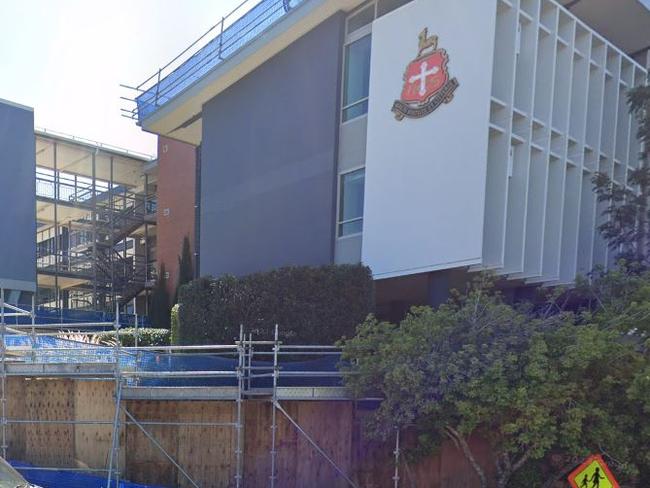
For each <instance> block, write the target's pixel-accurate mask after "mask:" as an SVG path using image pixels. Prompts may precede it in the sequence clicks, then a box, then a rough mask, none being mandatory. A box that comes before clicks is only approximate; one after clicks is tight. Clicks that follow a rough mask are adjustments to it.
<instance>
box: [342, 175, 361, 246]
mask: <svg viewBox="0 0 650 488" xmlns="http://www.w3.org/2000/svg"><path fill="white" fill-rule="evenodd" d="M364 186H365V170H364V169H360V170H357V171H352V172H351V173H347V174H344V175H342V176H341V196H340V199H341V201H340V204H339V207H340V208H339V222H341V224H340V225H339V234H340V235H348V234H353V233H357V232H361V228H362V218H363V196H364Z"/></svg>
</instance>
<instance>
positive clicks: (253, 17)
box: [136, 0, 307, 122]
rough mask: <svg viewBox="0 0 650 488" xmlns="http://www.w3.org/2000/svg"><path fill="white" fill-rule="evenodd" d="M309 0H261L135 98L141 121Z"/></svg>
mask: <svg viewBox="0 0 650 488" xmlns="http://www.w3.org/2000/svg"><path fill="white" fill-rule="evenodd" d="M305 1H307V0H262V1H261V2H259V3H258V4H257V5H255V6H254V7H253V8H252V9H251V10H249V11H248V12H247V13H246V14H244V15H243V16H242V17H241V18H239V19H238V20H236V21H235V22H234V23H233V24H232V25H230V26H229V27H228V28H227V29H225V30H224V31H223V33H220V34H219V35H218V36H217V37H215V38H214V39H212V40H211V41H210V42H208V43H207V44H206V45H205V46H203V47H202V48H201V49H199V50H198V51H197V52H196V53H195V54H194V55H193V56H192V57H190V58H189V59H188V60H187V61H185V62H184V63H183V64H182V65H180V66H179V67H178V68H176V69H175V70H174V71H172V72H171V73H169V74H168V75H166V76H165V77H164V78H163V79H162V80H160V81H159V82H158V83H157V84H156V85H154V86H153V87H151V88H149V89H148V90H147V91H145V92H144V93H142V94H141V95H139V96H138V97H137V98H136V103H137V108H138V120H139V121H140V122H142V120H143V119H145V118H146V117H147V116H149V115H150V114H151V113H152V112H154V111H156V110H157V109H158V107H161V106H163V105H165V104H166V103H167V102H169V101H170V100H172V99H173V98H174V97H176V96H177V95H178V94H179V93H181V92H182V91H183V90H185V89H186V88H188V87H189V86H190V85H192V84H193V83H194V82H196V81H198V80H199V79H201V78H202V77H203V76H205V75H206V74H207V73H208V72H209V71H211V70H212V69H214V68H215V67H216V66H217V65H219V64H221V63H222V62H223V61H224V60H226V59H228V58H229V57H230V56H232V55H233V54H235V53H236V52H237V51H238V50H239V49H241V48H242V47H244V46H245V45H246V44H248V43H249V42H250V41H252V40H253V39H255V38H256V37H257V36H259V35H260V34H261V33H262V32H264V31H265V30H266V29H268V28H269V27H270V26H271V25H273V24H274V23H275V22H277V21H278V20H280V19H282V18H283V17H285V16H286V15H287V14H288V13H289V12H290V11H291V9H292V8H294V7H296V6H298V5H300V4H301V3H304V2H305Z"/></svg>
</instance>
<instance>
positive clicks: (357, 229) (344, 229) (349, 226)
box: [339, 219, 363, 237]
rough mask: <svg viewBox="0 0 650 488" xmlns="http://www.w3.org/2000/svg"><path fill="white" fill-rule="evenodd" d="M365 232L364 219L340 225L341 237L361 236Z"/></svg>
mask: <svg viewBox="0 0 650 488" xmlns="http://www.w3.org/2000/svg"><path fill="white" fill-rule="evenodd" d="M361 231H363V219H359V220H354V221H352V222H346V223H345V224H340V225H339V236H341V237H343V236H349V235H352V234H360V233H361Z"/></svg>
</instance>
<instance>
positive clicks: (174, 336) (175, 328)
mask: <svg viewBox="0 0 650 488" xmlns="http://www.w3.org/2000/svg"><path fill="white" fill-rule="evenodd" d="M179 308H180V307H179V305H178V303H177V304H176V305H174V306H173V307H172V315H171V322H172V327H171V343H172V344H178V341H179V336H178V334H179V333H180V330H179V321H178V309H179Z"/></svg>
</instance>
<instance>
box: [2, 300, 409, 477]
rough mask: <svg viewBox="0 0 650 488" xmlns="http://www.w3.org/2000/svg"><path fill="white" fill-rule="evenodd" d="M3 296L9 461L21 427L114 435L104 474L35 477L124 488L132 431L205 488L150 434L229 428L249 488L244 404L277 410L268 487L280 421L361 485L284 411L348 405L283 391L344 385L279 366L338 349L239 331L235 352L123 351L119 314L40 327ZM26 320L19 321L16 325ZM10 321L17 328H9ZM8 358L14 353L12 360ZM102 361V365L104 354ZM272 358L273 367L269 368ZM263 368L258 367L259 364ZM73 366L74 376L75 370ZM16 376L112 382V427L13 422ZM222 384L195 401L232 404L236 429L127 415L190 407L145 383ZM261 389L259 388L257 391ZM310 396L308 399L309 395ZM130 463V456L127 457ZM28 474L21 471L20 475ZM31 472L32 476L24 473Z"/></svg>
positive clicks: (178, 395) (335, 395) (237, 470)
mask: <svg viewBox="0 0 650 488" xmlns="http://www.w3.org/2000/svg"><path fill="white" fill-rule="evenodd" d="M4 297H5V292H4V290H2V289H0V345H1V352H0V386H1V388H0V389H1V391H0V399H1V407H2V408H1V411H0V415H1V419H0V425H1V426H2V454H3V456H6V454H7V449H8V448H9V447H10V446H8V442H7V428H8V427H9V426H11V425H20V424H53V425H59V424H60V425H106V426H109V425H110V426H111V427H112V429H111V430H112V434H111V445H110V452H109V453H108V466H107V467H106V468H105V469H80V468H69V467H55V466H49V467H43V468H41V467H38V468H31V469H38V470H61V471H64V470H69V471H86V472H96V473H104V475H105V476H106V484H107V487H108V488H110V487H119V483H120V479H122V478H123V474H124V473H123V469H122V467H121V466H120V455H121V454H122V453H121V452H120V450H121V446H120V436H121V434H122V433H123V432H124V429H125V428H126V427H127V426H133V427H136V428H137V429H138V430H139V431H140V432H141V433H142V434H143V435H144V436H145V437H146V438H147V439H148V440H149V441H150V442H151V444H152V445H153V446H155V447H156V449H157V450H159V451H160V453H161V454H162V455H163V456H164V457H165V458H166V459H167V460H168V461H169V462H170V463H171V464H172V465H173V466H174V467H175V468H176V469H177V470H178V473H179V474H180V475H182V476H183V477H184V478H185V479H186V480H187V482H188V483H189V484H190V485H191V486H194V487H195V488H199V487H200V484H199V483H198V482H197V481H196V480H195V479H193V478H192V475H191V473H189V472H188V471H187V470H186V469H185V468H184V467H183V466H182V465H181V463H179V462H178V460H177V459H175V458H174V457H173V455H172V454H170V453H169V452H168V451H167V450H166V449H165V448H164V446H163V445H162V444H161V442H160V441H159V440H158V439H156V437H155V436H154V435H153V434H152V433H151V431H150V430H149V428H150V427H156V426H177V427H194V428H207V427H218V428H228V429H233V431H234V436H235V437H234V440H235V442H234V444H235V445H234V479H233V482H234V486H236V487H237V488H242V487H243V486H244V446H243V436H244V422H243V402H244V401H245V400H251V399H254V400H261V401H264V402H268V404H269V405H270V406H271V425H270V429H271V446H270V450H269V456H270V465H271V468H270V473H269V486H270V487H271V488H274V487H276V486H278V485H277V483H278V478H277V474H278V473H277V461H276V458H277V454H278V451H277V435H276V434H277V429H278V420H279V417H280V416H282V417H283V418H285V419H286V421H287V422H288V423H289V424H290V425H291V426H293V428H294V429H295V430H296V432H297V433H298V434H299V435H300V436H302V437H303V438H304V439H305V440H306V441H307V442H308V443H309V445H310V446H311V447H312V448H313V449H314V451H315V452H317V453H318V454H319V455H320V456H321V457H322V458H323V459H324V460H325V461H326V462H327V463H328V464H329V465H330V466H331V468H332V469H333V470H334V471H335V472H336V474H337V476H339V477H340V478H341V479H343V480H345V482H346V484H347V485H348V486H350V487H354V488H356V487H357V486H358V485H357V484H356V483H355V481H354V480H353V479H352V477H351V475H350V474H349V473H346V472H345V470H344V469H343V468H341V467H340V466H339V465H338V464H337V462H336V461H335V460H334V459H332V457H331V456H330V455H328V453H327V452H326V451H325V450H324V449H323V448H321V447H320V446H319V444H318V442H317V440H316V439H314V438H313V437H312V436H311V435H310V434H309V433H308V432H307V431H306V430H305V429H303V428H302V427H301V426H300V424H299V423H298V422H297V421H296V420H295V419H294V418H293V417H292V416H291V415H290V414H289V413H288V412H287V410H286V409H285V408H284V407H283V405H282V401H283V400H350V397H349V395H348V393H347V392H346V390H345V388H343V387H338V386H325V387H318V386H316V387H291V386H286V387H285V386H282V381H281V380H282V379H283V378H312V379H313V378H327V377H335V378H342V375H343V373H341V372H339V371H316V370H313V371H289V370H284V369H283V367H282V362H281V361H280V359H281V358H286V357H294V358H296V357H298V358H305V357H325V356H331V355H339V354H340V351H339V349H337V348H336V347H334V346H320V345H319V346H301V345H284V344H283V343H282V341H281V340H280V336H279V329H278V327H277V326H276V328H275V332H274V337H273V340H266V341H265V340H254V339H253V338H252V334H250V333H248V334H245V333H244V327H243V326H242V327H241V328H240V333H239V339H238V340H237V341H235V343H234V344H229V345H204V346H162V347H137V348H136V347H124V346H122V345H121V343H120V335H119V331H120V314H119V310H117V311H116V314H115V320H114V321H113V322H97V323H84V324H64V327H59V324H55V325H52V324H36V323H35V321H34V320H35V314H34V310H35V307H34V306H33V305H32V309H31V310H29V309H26V308H21V307H18V306H15V305H10V304H8V303H6V302H5V300H4ZM18 318H22V321H23V322H25V321H26V322H27V323H20V322H21V321H20V320H15V319H18ZM8 319H11V321H15V322H17V323H16V324H9V323H8ZM109 329H110V330H112V331H113V332H114V334H115V339H114V344H113V346H112V347H106V346H97V345H94V346H92V347H90V346H88V347H77V348H72V347H61V345H59V344H57V343H56V342H54V343H51V344H48V343H47V342H43V341H44V340H52V339H56V338H58V337H60V336H61V334H62V333H63V332H65V333H69V332H70V331H71V330H74V331H75V333H76V334H80V335H86V336H92V335H94V334H96V333H97V331H98V330H100V331H106V330H109ZM12 337H13V338H16V337H27V338H28V343H29V344H30V345H29V347H14V346H12V345H11V341H10V340H9V339H10V338H12ZM8 353H11V354H10V356H9V354H8ZM100 353H101V360H98V357H97V356H98V354H100ZM146 354H164V355H166V357H169V358H175V357H179V358H185V357H188V356H190V357H191V356H192V355H196V356H207V355H210V356H214V355H219V356H221V357H228V358H232V359H234V360H235V361H236V367H235V368H234V369H226V370H217V369H214V368H210V369H206V370H191V371H183V370H173V369H171V368H170V369H169V370H164V371H151V370H146V369H145V368H142V367H139V364H140V363H139V358H140V356H142V355H146ZM260 358H266V359H265V361H266V363H265V364H262V365H260ZM269 358H271V359H272V362H270V365H268V363H269ZM256 360H257V361H256ZM70 362H72V363H74V364H73V365H74V366H78V367H75V368H70V367H69V366H70ZM10 376H14V377H16V376H17V377H24V378H58V379H60V378H66V379H79V380H82V379H83V380H87V381H104V382H106V381H114V382H115V390H114V391H115V393H114V405H115V411H114V416H113V419H112V420H108V419H103V420H99V419H55V420H40V419H16V418H8V417H9V416H8V412H7V408H6V403H7V385H6V381H7V378H8V377H10ZM190 378H191V379H196V378H201V379H210V378H211V379H217V378H219V379H221V380H229V381H231V382H232V384H234V385H235V386H218V387H205V388H204V387H201V388H197V395H198V396H197V399H200V400H215V401H234V402H235V403H236V407H235V409H234V412H235V415H234V419H233V421H231V422H189V421H182V422H173V421H156V422H152V421H149V422H148V421H144V420H139V419H137V418H136V416H135V415H134V414H133V412H131V411H130V410H129V408H127V405H126V404H125V402H124V401H125V400H127V399H131V400H133V399H149V400H156V399H159V400H163V399H164V400H172V399H176V400H187V399H188V397H187V388H174V386H171V387H165V388H164V389H165V392H166V393H165V394H166V395H167V396H165V397H164V398H162V397H160V396H157V390H156V388H155V387H151V386H145V385H143V382H145V381H147V380H152V379H155V380H174V381H178V380H180V379H190ZM260 380H261V381H269V380H270V382H271V383H270V385H271V386H270V387H268V386H265V385H266V384H262V385H261V386H260ZM256 383H257V385H256ZM305 390H307V391H305ZM399 453H400V447H399V436H398V437H397V445H396V448H395V452H394V454H395V477H394V478H393V479H394V486H395V487H398V486H399V476H398V464H399ZM127 455H128V453H127ZM21 469H23V468H21ZM25 469H30V468H25Z"/></svg>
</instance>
